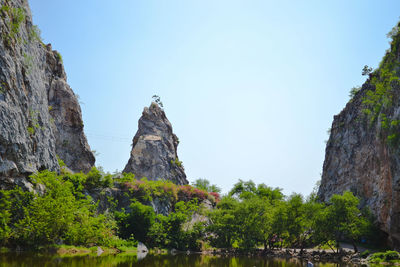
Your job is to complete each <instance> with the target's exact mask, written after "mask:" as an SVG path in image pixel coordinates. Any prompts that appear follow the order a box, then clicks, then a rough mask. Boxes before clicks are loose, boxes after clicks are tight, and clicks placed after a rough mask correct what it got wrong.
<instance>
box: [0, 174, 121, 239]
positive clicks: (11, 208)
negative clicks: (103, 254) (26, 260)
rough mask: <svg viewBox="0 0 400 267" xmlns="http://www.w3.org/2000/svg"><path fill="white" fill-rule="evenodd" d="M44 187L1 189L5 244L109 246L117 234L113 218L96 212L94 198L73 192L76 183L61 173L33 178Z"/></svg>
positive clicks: (2, 228)
mask: <svg viewBox="0 0 400 267" xmlns="http://www.w3.org/2000/svg"><path fill="white" fill-rule="evenodd" d="M31 179H32V181H33V182H34V183H35V184H42V185H44V186H45V191H44V192H43V193H41V194H36V195H35V194H33V193H31V192H23V191H22V190H21V189H19V188H16V189H14V190H10V191H4V190H2V191H0V195H1V201H0V205H1V206H2V207H3V208H2V209H1V212H0V214H1V215H0V218H2V225H1V230H0V233H1V234H2V236H1V238H2V240H1V241H2V243H3V244H14V245H20V246H29V247H37V246H39V245H50V244H56V243H58V242H61V241H62V242H64V243H65V244H74V245H88V244H99V245H107V244H109V243H110V242H111V240H112V239H113V238H115V237H114V235H113V229H114V228H115V224H114V223H113V220H112V219H110V218H108V217H107V216H106V215H102V214H100V215H98V214H96V205H94V204H92V202H91V198H89V197H84V196H82V197H81V198H78V197H76V196H75V195H74V185H73V184H72V183H71V182H70V181H69V180H68V179H64V178H63V177H62V176H59V175H57V174H56V173H53V172H49V171H42V172H40V173H37V174H35V175H33V176H32V177H31Z"/></svg>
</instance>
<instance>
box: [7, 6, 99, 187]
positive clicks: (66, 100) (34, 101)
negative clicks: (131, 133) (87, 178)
mask: <svg viewBox="0 0 400 267" xmlns="http://www.w3.org/2000/svg"><path fill="white" fill-rule="evenodd" d="M57 155H58V156H59V157H60V158H61V159H62V160H64V161H65V162H66V164H67V166H68V167H69V168H71V169H72V170H75V171H87V170H88V169H89V168H90V167H91V166H93V163H94V157H93V154H92V153H91V152H90V148H89V145H88V144H87V140H86V137H85V135H84V133H83V123H82V117H81V110H80V107H79V103H78V101H77V99H76V96H75V95H74V93H73V91H72V90H71V88H70V87H69V86H68V84H67V82H66V75H65V72H64V67H63V65H62V59H61V56H60V54H59V53H58V52H57V51H53V50H52V48H51V45H45V44H44V43H43V42H42V41H41V39H40V32H39V30H38V28H37V27H36V26H35V25H33V22H32V16H31V12H30V9H29V6H28V3H27V1H25V0H0V187H8V186H12V185H14V184H20V185H21V186H24V185H27V179H26V178H27V176H28V175H30V174H31V173H33V172H36V171H38V170H42V169H49V170H52V171H58V170H59V165H58V161H57Z"/></svg>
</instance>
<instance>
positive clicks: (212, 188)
mask: <svg viewBox="0 0 400 267" xmlns="http://www.w3.org/2000/svg"><path fill="white" fill-rule="evenodd" d="M193 186H194V187H196V188H198V189H201V190H205V191H207V192H216V193H221V188H219V187H218V186H217V185H215V184H211V183H210V181H208V180H207V179H201V178H199V179H197V180H196V181H194V183H193Z"/></svg>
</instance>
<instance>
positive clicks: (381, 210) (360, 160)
mask: <svg viewBox="0 0 400 267" xmlns="http://www.w3.org/2000/svg"><path fill="white" fill-rule="evenodd" d="M393 43H395V42H393ZM397 43H398V42H397ZM399 49H400V47H392V49H391V50H389V52H388V53H392V52H391V51H399ZM387 58H394V60H395V61H396V62H397V63H396V64H397V65H398V62H399V55H398V54H397V55H394V57H387ZM396 64H394V66H396ZM397 73H398V71H397ZM373 79H380V77H379V73H378V72H375V73H373V74H371V75H370V77H369V79H368V80H367V81H366V82H365V84H364V85H363V86H362V88H361V90H360V91H359V92H358V93H357V94H356V95H355V96H354V98H353V99H352V100H351V101H349V103H347V105H346V107H345V108H344V109H343V110H342V111H341V112H340V114H339V115H336V116H334V120H333V123H332V127H331V134H330V137H329V140H328V142H327V145H326V154H325V161H324V165H323V173H322V180H321V185H320V188H319V192H318V195H319V197H320V199H321V200H323V201H329V199H330V198H331V196H332V195H333V194H341V193H343V192H344V191H351V192H353V193H354V194H355V195H356V196H358V197H360V198H361V207H365V206H367V207H369V208H370V209H371V211H372V213H373V214H374V215H375V216H376V219H377V221H378V223H379V224H380V228H381V230H382V231H384V232H385V233H386V234H387V235H388V240H387V241H388V245H390V246H392V247H395V248H399V247H400V149H399V147H398V146H391V145H389V144H388V142H387V136H388V133H387V132H385V130H384V129H383V128H382V125H381V121H382V119H383V118H382V113H381V115H379V117H378V118H377V119H376V120H374V121H372V122H371V120H370V118H368V117H367V116H366V115H365V113H364V111H363V110H364V109H365V108H366V105H365V103H363V99H365V97H366V95H367V92H368V91H372V92H373V91H375V89H376V88H375V85H374V83H373V82H372V80H373ZM392 90H393V91H392V92H393V94H392V96H391V97H392V105H389V106H387V107H386V108H385V109H384V113H385V114H386V116H387V118H388V119H390V120H399V119H400V115H399V114H400V88H399V86H393V88H392Z"/></svg>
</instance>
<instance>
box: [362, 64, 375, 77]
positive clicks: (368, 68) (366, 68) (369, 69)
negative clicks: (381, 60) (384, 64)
mask: <svg viewBox="0 0 400 267" xmlns="http://www.w3.org/2000/svg"><path fill="white" fill-rule="evenodd" d="M371 72H372V68H371V67H368V65H365V66H364V68H363V69H362V72H361V74H362V75H363V76H367V75H369V74H371Z"/></svg>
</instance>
